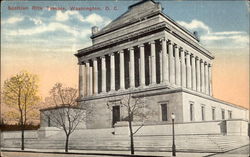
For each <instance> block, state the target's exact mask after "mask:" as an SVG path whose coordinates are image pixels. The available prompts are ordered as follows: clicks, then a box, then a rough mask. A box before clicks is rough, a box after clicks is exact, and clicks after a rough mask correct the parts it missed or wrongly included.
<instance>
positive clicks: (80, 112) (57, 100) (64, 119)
mask: <svg viewBox="0 0 250 157" xmlns="http://www.w3.org/2000/svg"><path fill="white" fill-rule="evenodd" d="M76 99H77V89H74V88H71V87H63V86H62V84H61V83H57V84H55V85H54V87H53V88H52V89H51V91H50V97H48V98H46V102H45V103H46V104H49V105H50V106H51V104H52V105H53V106H54V107H50V108H47V109H42V110H41V111H42V114H43V117H44V118H46V117H49V121H50V122H51V123H52V125H53V126H55V127H58V128H60V129H62V130H63V131H64V132H65V135H66V141H65V152H68V147H69V137H70V135H71V134H72V133H73V132H74V131H75V129H76V128H77V127H78V126H79V124H80V123H81V122H85V121H86V110H85V109H84V108H82V107H80V106H78V105H77V103H76Z"/></svg>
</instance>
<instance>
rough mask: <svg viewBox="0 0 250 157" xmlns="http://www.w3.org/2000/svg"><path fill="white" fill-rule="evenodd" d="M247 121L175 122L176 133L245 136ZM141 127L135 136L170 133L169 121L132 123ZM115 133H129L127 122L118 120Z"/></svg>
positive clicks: (135, 126) (134, 129) (170, 125)
mask: <svg viewBox="0 0 250 157" xmlns="http://www.w3.org/2000/svg"><path fill="white" fill-rule="evenodd" d="M247 125H248V122H247V121H244V120H240V119H237V120H226V121H201V122H186V123H176V124H175V134H176V135H208V134H223V135H240V136H247V131H248V126H247ZM139 127H141V128H140V129H139V130H138V132H137V133H136V136H140V135H172V124H171V123H158V124H153V123H152V124H150V123H147V124H143V126H142V123H134V124H133V131H136V130H137V129H138V128H139ZM115 134H116V135H129V130H128V122H119V123H117V124H116V125H115Z"/></svg>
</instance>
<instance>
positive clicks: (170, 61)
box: [168, 41, 175, 84]
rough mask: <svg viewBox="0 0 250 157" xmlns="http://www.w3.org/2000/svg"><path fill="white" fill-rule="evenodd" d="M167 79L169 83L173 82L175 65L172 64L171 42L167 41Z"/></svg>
mask: <svg viewBox="0 0 250 157" xmlns="http://www.w3.org/2000/svg"><path fill="white" fill-rule="evenodd" d="M168 56H169V81H170V83H172V84H174V83H175V65H174V55H173V42H172V41H169V52H168Z"/></svg>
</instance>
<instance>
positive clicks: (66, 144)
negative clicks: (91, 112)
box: [65, 134, 69, 152]
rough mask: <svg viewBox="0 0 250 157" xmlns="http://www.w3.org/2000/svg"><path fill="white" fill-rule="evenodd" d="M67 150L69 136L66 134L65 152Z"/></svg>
mask: <svg viewBox="0 0 250 157" xmlns="http://www.w3.org/2000/svg"><path fill="white" fill-rule="evenodd" d="M68 150H69V135H68V134H66V142H65V152H68Z"/></svg>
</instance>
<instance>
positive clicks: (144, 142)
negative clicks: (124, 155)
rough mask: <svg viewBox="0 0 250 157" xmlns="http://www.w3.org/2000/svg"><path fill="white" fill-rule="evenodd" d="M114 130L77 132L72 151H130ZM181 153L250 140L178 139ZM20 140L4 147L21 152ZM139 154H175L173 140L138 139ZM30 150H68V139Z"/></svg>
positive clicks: (34, 143)
mask: <svg viewBox="0 0 250 157" xmlns="http://www.w3.org/2000/svg"><path fill="white" fill-rule="evenodd" d="M111 132H112V129H110V130H107V129H106V130H105V129H104V130H103V131H100V130H88V131H87V130H85V131H82V130H76V131H75V132H74V133H73V134H72V135H71V136H70V141H69V149H81V150H86V149H89V150H95V149H98V150H129V146H130V141H129V137H128V136H125V135H113V134H111ZM175 139H176V140H175V143H176V149H177V151H184V152H186V151H187V152H191V151H192V152H225V151H229V150H232V149H235V148H239V147H241V146H244V145H247V144H249V138H248V137H247V136H223V135H177V136H176V138H175ZM20 141H21V140H17V139H8V140H4V142H3V144H4V145H3V146H4V147H5V148H7V147H12V148H13V147H16V148H20ZM134 145H135V150H137V151H138V150H140V151H171V148H172V136H163V135H160V136H150V135H147V136H143V135H141V136H135V137H134ZM25 147H26V148H33V149H64V147H65V135H64V132H63V131H61V132H59V133H58V134H56V135H53V136H49V137H47V138H43V139H28V140H25Z"/></svg>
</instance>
